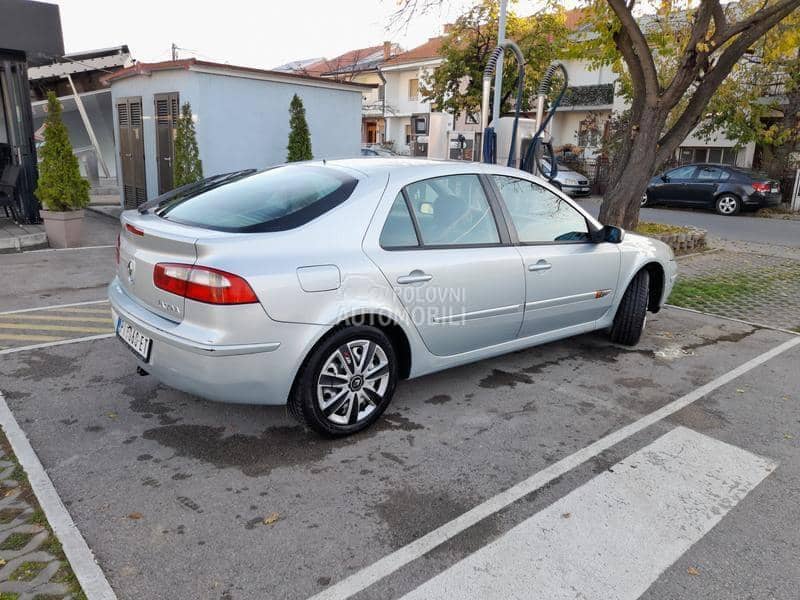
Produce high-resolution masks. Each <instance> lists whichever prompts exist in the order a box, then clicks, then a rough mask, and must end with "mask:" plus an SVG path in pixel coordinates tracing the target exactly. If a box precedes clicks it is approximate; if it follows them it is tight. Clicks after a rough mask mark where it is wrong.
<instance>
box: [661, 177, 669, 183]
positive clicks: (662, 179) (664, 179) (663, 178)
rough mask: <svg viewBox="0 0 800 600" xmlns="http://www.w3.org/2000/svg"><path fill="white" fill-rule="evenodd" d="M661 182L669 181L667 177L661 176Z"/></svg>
mask: <svg viewBox="0 0 800 600" xmlns="http://www.w3.org/2000/svg"><path fill="white" fill-rule="evenodd" d="M661 181H663V182H664V183H667V182H668V181H669V177H667V176H666V175H662V176H661Z"/></svg>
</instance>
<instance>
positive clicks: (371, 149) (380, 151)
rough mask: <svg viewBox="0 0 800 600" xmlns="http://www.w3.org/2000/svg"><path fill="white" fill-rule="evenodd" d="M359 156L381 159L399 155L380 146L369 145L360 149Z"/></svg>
mask: <svg viewBox="0 0 800 600" xmlns="http://www.w3.org/2000/svg"><path fill="white" fill-rule="evenodd" d="M361 156H382V157H383V158H391V157H393V156H400V155H399V154H397V152H392V151H391V150H389V149H388V148H383V147H382V146H375V145H369V146H362V147H361Z"/></svg>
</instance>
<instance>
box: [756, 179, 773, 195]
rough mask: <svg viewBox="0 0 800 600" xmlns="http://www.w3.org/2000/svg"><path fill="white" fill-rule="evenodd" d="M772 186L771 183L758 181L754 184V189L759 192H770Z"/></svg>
mask: <svg viewBox="0 0 800 600" xmlns="http://www.w3.org/2000/svg"><path fill="white" fill-rule="evenodd" d="M769 188H770V185H769V183H766V182H762V181H757V182H756V183H754V184H753V189H754V190H755V191H757V192H768V191H769Z"/></svg>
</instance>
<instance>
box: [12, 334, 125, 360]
mask: <svg viewBox="0 0 800 600" xmlns="http://www.w3.org/2000/svg"><path fill="white" fill-rule="evenodd" d="M115 335H116V334H115V333H101V334H99V335H87V336H86V337H79V338H68V339H66V340H58V341H57V342H42V343H41V344H31V345H30V346H17V347H16V348H6V349H5V350H0V356H3V355H4V354H14V353H15V352H24V351H25V350H38V349H40V348H50V347H51V346H63V345H65V344H76V343H78V342H91V341H93V340H104V339H106V338H110V337H114V336H115Z"/></svg>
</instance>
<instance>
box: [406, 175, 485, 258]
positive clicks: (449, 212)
mask: <svg viewBox="0 0 800 600" xmlns="http://www.w3.org/2000/svg"><path fill="white" fill-rule="evenodd" d="M405 191H406V194H407V195H408V199H409V202H410V203H411V208H412V210H413V211H414V217H415V219H416V222H417V226H418V227H419V234H420V237H421V238H422V240H421V241H422V244H423V245H428V246H477V245H484V244H499V243H500V235H499V233H498V231H497V224H496V223H495V220H494V215H493V214H492V210H491V207H490V206H489V201H488V199H487V198H486V194H485V193H484V191H483V186H482V185H481V182H480V179H478V176H477V175H447V176H445V177H435V178H433V179H426V180H423V181H418V182H417V183H412V184H410V185H408V186H406V188H405Z"/></svg>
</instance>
